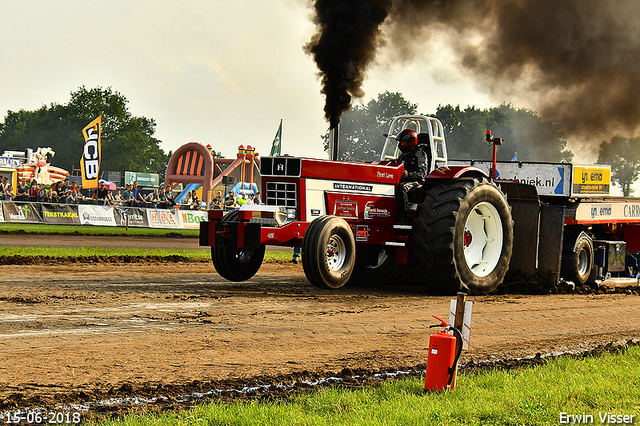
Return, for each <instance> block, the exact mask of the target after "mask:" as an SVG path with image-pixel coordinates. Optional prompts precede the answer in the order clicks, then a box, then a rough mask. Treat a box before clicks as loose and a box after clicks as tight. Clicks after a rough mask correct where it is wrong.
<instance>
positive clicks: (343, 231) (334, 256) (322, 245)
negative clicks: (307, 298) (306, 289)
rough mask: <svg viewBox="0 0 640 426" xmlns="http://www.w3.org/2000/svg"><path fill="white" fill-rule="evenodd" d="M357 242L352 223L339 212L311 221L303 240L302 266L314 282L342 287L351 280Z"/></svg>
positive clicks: (318, 284)
mask: <svg viewBox="0 0 640 426" xmlns="http://www.w3.org/2000/svg"><path fill="white" fill-rule="evenodd" d="M355 248H356V242H355V238H354V237H353V232H352V231H351V227H350V226H349V224H348V223H347V222H346V221H345V220H344V219H342V218H340V217H336V216H322V217H319V218H318V219H316V220H314V221H313V222H311V224H310V225H309V227H308V228H307V231H306V232H305V234H304V238H303V240H302V253H301V257H302V268H303V269H304V273H305V275H306V276H307V279H308V280H309V282H311V284H313V285H314V286H316V287H318V288H322V289H336V288H340V287H342V286H343V285H345V283H346V282H347V281H348V280H349V277H350V276H351V273H352V272H353V266H354V263H355V257H356V255H355V254H356V253H355Z"/></svg>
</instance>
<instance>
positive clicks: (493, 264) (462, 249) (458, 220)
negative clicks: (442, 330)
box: [413, 178, 513, 294]
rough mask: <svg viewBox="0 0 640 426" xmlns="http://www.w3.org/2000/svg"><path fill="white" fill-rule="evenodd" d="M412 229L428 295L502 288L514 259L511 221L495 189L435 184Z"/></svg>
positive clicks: (465, 181)
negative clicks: (512, 257) (428, 291)
mask: <svg viewBox="0 0 640 426" xmlns="http://www.w3.org/2000/svg"><path fill="white" fill-rule="evenodd" d="M413 227H414V230H413V242H414V250H413V256H414V258H415V261H416V267H417V268H418V271H419V274H420V277H419V278H420V280H421V281H422V282H424V283H425V284H426V285H427V286H428V289H429V290H430V291H432V292H434V293H438V294H455V293H456V292H458V291H466V292H469V293H470V294H487V293H490V292H492V291H494V290H495V289H496V288H497V287H498V286H499V285H500V283H502V280H503V279H504V276H505V274H506V273H507V270H508V268H509V262H510V261H511V255H512V253H513V220H512V218H511V209H510V207H509V205H508V204H507V200H506V196H505V195H504V194H503V193H502V192H501V191H500V189H498V187H497V186H496V184H495V183H493V182H490V181H487V180H484V179H483V180H482V181H479V180H477V179H474V178H460V179H455V180H448V181H442V182H434V183H433V184H432V186H431V188H430V189H428V190H427V191H425V199H424V201H423V202H422V203H421V204H419V205H418V212H417V215H416V219H415V221H414V225H413Z"/></svg>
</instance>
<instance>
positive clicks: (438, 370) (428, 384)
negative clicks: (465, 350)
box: [424, 315, 462, 392]
mask: <svg viewBox="0 0 640 426" xmlns="http://www.w3.org/2000/svg"><path fill="white" fill-rule="evenodd" d="M433 317H434V318H435V319H437V320H438V321H440V324H439V325H432V326H431V327H444V329H443V330H442V331H441V332H439V333H435V334H432V335H431V336H430V338H429V355H428V356H427V373H426V375H425V380H424V390H425V391H438V392H442V391H446V390H451V389H453V386H452V385H451V383H452V382H453V378H454V376H455V371H456V366H457V365H458V359H459V358H460V353H461V352H462V334H461V333H460V330H458V329H457V328H455V327H452V326H450V325H449V324H447V323H446V322H445V321H443V320H441V319H440V318H438V317H437V316H435V315H434V316H433ZM448 330H452V331H453V333H454V334H455V337H454V336H452V335H450V334H449V333H447V331H448ZM457 341H459V343H460V344H459V345H458V350H457V351H456V342H457Z"/></svg>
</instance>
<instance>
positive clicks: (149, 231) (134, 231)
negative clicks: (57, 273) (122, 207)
mask: <svg viewBox="0 0 640 426" xmlns="http://www.w3.org/2000/svg"><path fill="white" fill-rule="evenodd" d="M0 232H24V233H28V234H81V235H127V236H136V235H142V236H160V237H161V236H167V235H169V236H184V237H197V236H198V230H197V229H159V228H134V227H130V228H129V229H127V228H125V227H122V226H88V225H44V224H38V223H36V224H27V223H6V222H5V223H0Z"/></svg>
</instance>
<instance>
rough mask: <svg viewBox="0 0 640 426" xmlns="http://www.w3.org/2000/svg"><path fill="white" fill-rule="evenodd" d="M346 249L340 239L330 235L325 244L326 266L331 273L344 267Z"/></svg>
mask: <svg viewBox="0 0 640 426" xmlns="http://www.w3.org/2000/svg"><path fill="white" fill-rule="evenodd" d="M346 254H347V253H346V247H345V244H344V241H343V240H342V238H340V237H339V236H338V235H332V236H331V238H329V241H328V242H327V251H326V254H325V255H326V258H327V266H328V267H329V269H330V270H331V271H339V270H340V269H341V268H342V265H344V260H345V258H346Z"/></svg>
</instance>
